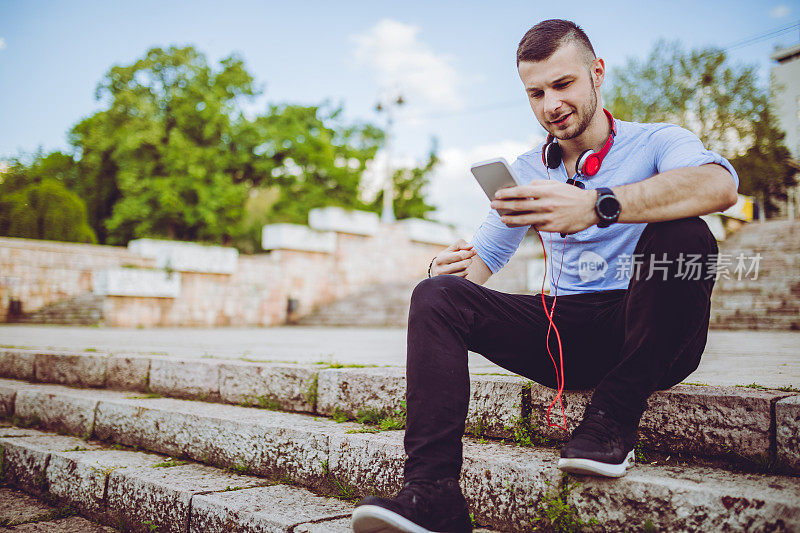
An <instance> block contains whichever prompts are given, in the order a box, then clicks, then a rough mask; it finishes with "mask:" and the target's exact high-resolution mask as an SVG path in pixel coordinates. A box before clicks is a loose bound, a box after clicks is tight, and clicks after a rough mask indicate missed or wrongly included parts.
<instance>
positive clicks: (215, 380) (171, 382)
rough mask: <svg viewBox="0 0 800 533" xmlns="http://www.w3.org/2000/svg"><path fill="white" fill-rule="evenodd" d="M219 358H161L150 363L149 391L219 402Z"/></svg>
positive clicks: (176, 396)
mask: <svg viewBox="0 0 800 533" xmlns="http://www.w3.org/2000/svg"><path fill="white" fill-rule="evenodd" d="M219 365H220V362H219V361H214V360H203V359H161V358H154V359H152V360H151V362H150V390H152V391H153V392H155V393H158V394H163V395H165V396H173V397H175V398H188V399H197V400H204V401H219Z"/></svg>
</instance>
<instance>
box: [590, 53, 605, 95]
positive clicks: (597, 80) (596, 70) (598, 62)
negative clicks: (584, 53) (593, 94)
mask: <svg viewBox="0 0 800 533" xmlns="http://www.w3.org/2000/svg"><path fill="white" fill-rule="evenodd" d="M605 77H606V63H605V61H603V59H602V58H600V57H597V58H595V59H594V61H592V83H594V86H595V87H596V88H600V86H601V85H603V80H604V79H605Z"/></svg>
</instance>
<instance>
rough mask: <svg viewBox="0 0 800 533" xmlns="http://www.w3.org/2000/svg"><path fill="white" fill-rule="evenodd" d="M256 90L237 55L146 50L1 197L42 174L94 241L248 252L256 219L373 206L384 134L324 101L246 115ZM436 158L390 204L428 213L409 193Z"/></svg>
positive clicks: (14, 176)
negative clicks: (58, 148)
mask: <svg viewBox="0 0 800 533" xmlns="http://www.w3.org/2000/svg"><path fill="white" fill-rule="evenodd" d="M257 94H259V90H258V88H257V87H256V85H255V83H254V80H253V78H252V76H251V75H250V74H249V73H248V72H247V69H246V68H245V65H244V63H243V61H242V60H241V59H240V58H239V57H237V56H236V55H231V56H230V57H227V58H225V59H223V60H221V61H220V62H219V64H218V65H216V66H212V65H209V63H208V61H207V60H206V58H205V56H204V55H203V54H202V53H200V52H198V51H197V50H195V49H194V48H193V47H191V46H187V47H170V48H166V49H162V48H152V49H150V50H148V51H147V53H146V54H145V55H144V57H142V58H140V59H138V60H137V61H135V62H133V63H132V64H130V65H117V66H114V67H112V68H111V69H110V70H109V71H108V72H107V73H106V75H105V76H104V77H103V79H102V80H101V82H100V83H99V84H98V87H97V91H96V97H97V99H98V100H100V101H101V104H102V107H101V109H100V110H99V111H97V112H96V113H94V114H92V115H91V116H88V117H86V118H84V119H82V120H81V121H79V122H78V123H77V124H76V125H75V126H74V127H73V128H72V129H71V131H70V133H69V139H70V143H71V145H72V146H73V149H74V153H73V154H72V155H70V154H62V153H60V152H55V153H53V154H50V155H48V156H46V157H45V156H42V155H41V154H39V156H38V159H37V162H36V165H27V166H26V165H25V164H22V163H21V162H19V161H17V162H18V163H19V164H12V169H11V171H10V172H9V173H8V174H7V175H6V177H5V182H4V183H0V198H4V196H3V195H4V194H6V195H7V194H10V193H12V192H13V191H18V190H21V189H24V188H26V187H28V186H29V185H33V184H40V183H41V182H42V179H43V178H45V177H49V178H52V179H54V180H55V181H57V182H58V183H60V184H62V185H64V186H65V187H67V188H68V189H70V190H71V191H74V192H75V193H77V194H78V195H79V196H80V197H81V198H83V200H84V201H85V203H86V210H87V211H88V221H89V224H90V225H91V227H92V228H93V229H94V231H95V233H96V235H97V237H98V239H99V241H100V242H102V243H109V244H126V243H127V242H128V241H129V240H131V239H134V238H140V237H162V238H163V237H166V238H172V239H182V240H196V241H207V242H215V243H223V244H234V245H236V246H238V247H239V248H240V249H242V250H246V251H256V250H258V246H259V242H260V233H261V226H262V225H263V224H266V223H271V222H295V223H306V222H307V216H308V211H309V210H310V209H313V208H315V207H323V206H340V207H344V208H350V209H366V210H379V209H380V208H379V207H376V206H375V205H374V204H372V203H364V202H363V201H362V200H360V199H359V198H360V196H359V185H360V181H361V176H362V174H363V172H364V170H365V169H366V167H367V163H368V162H369V161H371V160H372V159H373V158H374V157H375V154H376V152H377V151H378V149H379V148H380V146H381V145H382V144H383V141H384V134H383V131H381V130H380V129H379V128H377V127H375V126H373V125H371V124H368V123H354V122H347V121H345V120H344V119H343V117H342V109H341V108H337V107H335V106H331V105H329V104H321V105H319V106H302V105H291V104H273V105H269V106H268V107H267V108H266V109H265V111H264V112H263V113H260V114H253V113H249V114H245V113H244V108H245V107H244V106H245V104H248V103H252V99H253V98H254V97H255V96H256V95H257ZM434 164H435V154H432V155H431V162H430V163H429V165H428V166H426V167H423V168H420V169H407V171H403V172H402V173H400V175H398V176H395V181H396V186H397V191H398V193H399V194H398V196H397V200H398V202H399V203H400V205H399V209H398V212H400V213H408V214H409V215H408V216H420V214H421V213H424V212H425V211H426V210H429V209H430V207H429V206H427V204H425V203H424V200H423V199H422V198H421V197H419V196H418V195H421V194H422V186H421V184H422V183H423V182H424V177H425V175H427V174H428V173H429V172H430V169H431V168H432V167H433V165H434ZM4 191H5V192H4Z"/></svg>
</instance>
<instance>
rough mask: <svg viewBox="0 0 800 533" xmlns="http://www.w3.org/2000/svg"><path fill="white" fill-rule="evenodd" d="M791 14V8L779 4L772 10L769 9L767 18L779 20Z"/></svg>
mask: <svg viewBox="0 0 800 533" xmlns="http://www.w3.org/2000/svg"><path fill="white" fill-rule="evenodd" d="M791 12H792V10H791V8H790V7H789V6H787V5H786V4H781V5H779V6H775V7H773V8H772V9H770V10H769V16H770V17H772V18H774V19H780V18H783V17H786V16H788V15H789V13H791Z"/></svg>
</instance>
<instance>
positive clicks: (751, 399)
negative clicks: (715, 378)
mask: <svg viewBox="0 0 800 533" xmlns="http://www.w3.org/2000/svg"><path fill="white" fill-rule="evenodd" d="M787 395H788V394H787V393H783V392H776V391H766V390H756V389H747V388H742V387H704V386H696V385H676V386H675V387H672V388H671V389H669V390H667V391H658V392H656V393H654V394H653V395H652V396H651V397H650V399H649V400H648V407H647V410H646V411H645V413H644V416H642V422H641V424H640V428H639V440H640V441H641V442H643V443H644V444H645V445H646V446H648V447H650V448H653V449H659V450H662V451H683V452H689V453H696V454H702V455H725V454H726V453H727V451H728V450H730V451H733V452H736V453H738V454H741V455H745V456H748V457H766V456H769V454H770V439H771V430H770V426H771V422H772V403H773V402H775V401H777V400H778V399H779V398H783V397H786V396H787Z"/></svg>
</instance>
